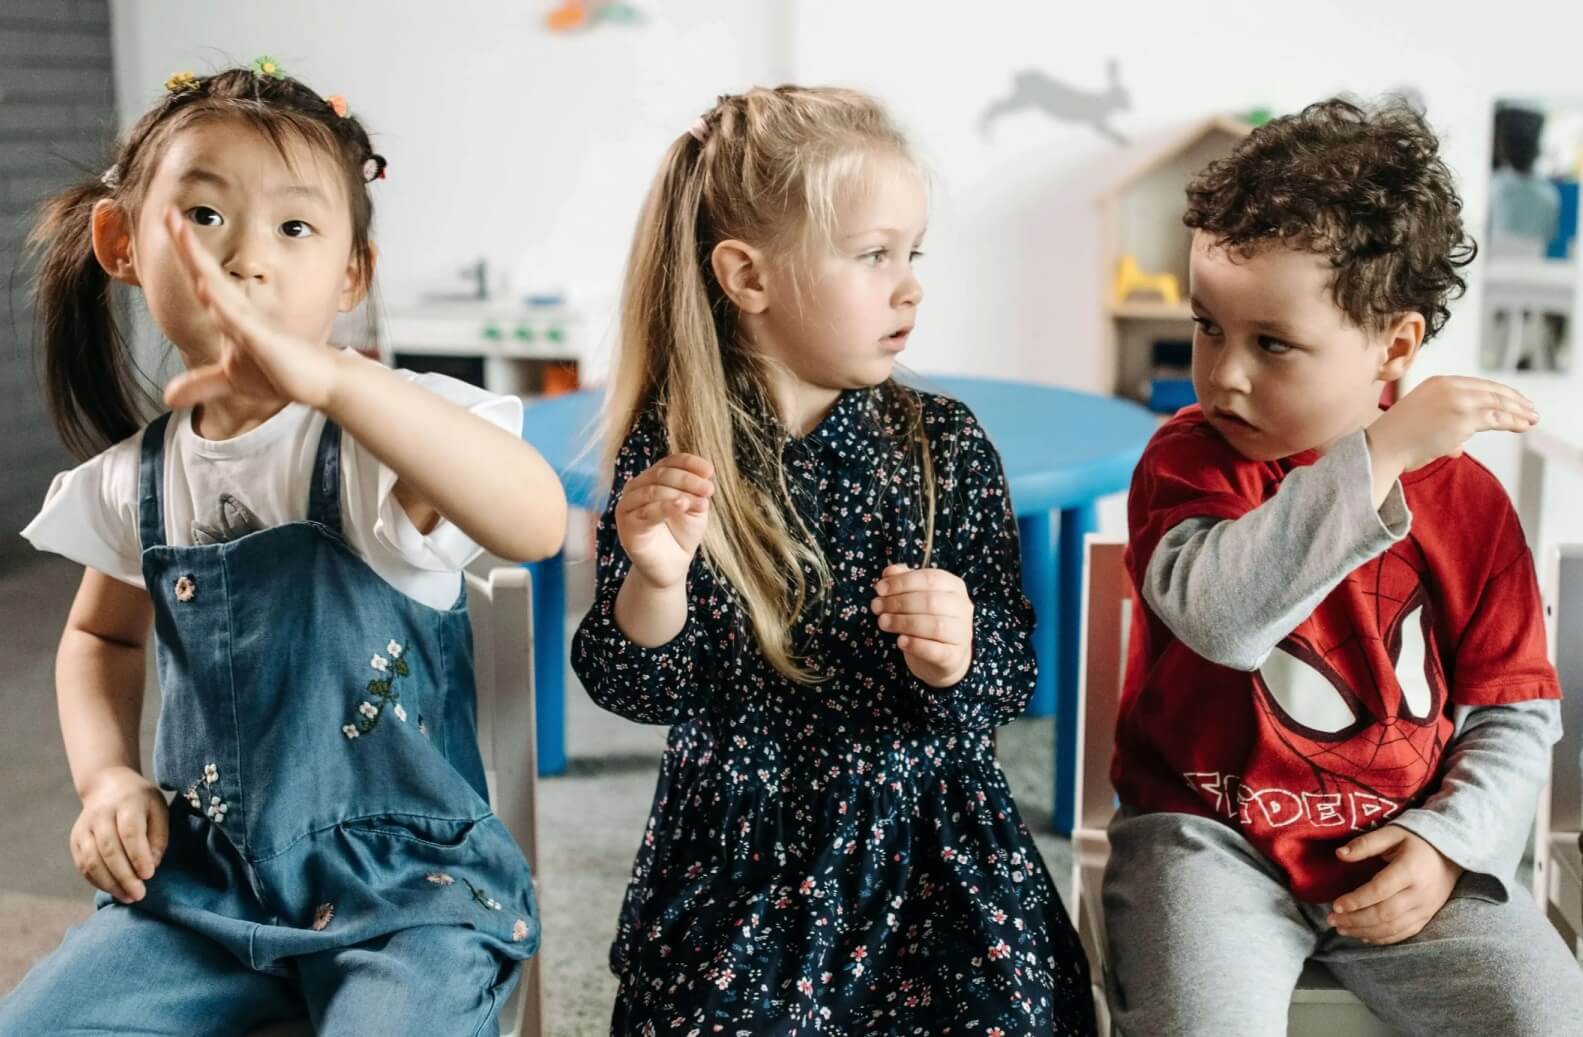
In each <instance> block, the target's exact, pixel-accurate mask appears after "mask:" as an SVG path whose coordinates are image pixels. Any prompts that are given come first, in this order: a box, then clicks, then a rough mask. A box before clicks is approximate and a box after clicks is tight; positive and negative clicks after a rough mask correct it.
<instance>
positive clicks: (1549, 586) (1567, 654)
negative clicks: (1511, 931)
mask: <svg viewBox="0 0 1583 1037" xmlns="http://www.w3.org/2000/svg"><path fill="white" fill-rule="evenodd" d="M1540 584H1541V586H1542V588H1543V591H1544V608H1545V627H1546V633H1547V634H1548V639H1549V643H1550V655H1551V659H1552V660H1553V661H1554V662H1555V665H1556V672H1557V674H1558V675H1559V676H1560V678H1561V691H1562V696H1561V740H1560V741H1559V742H1557V743H1556V745H1555V747H1554V750H1553V752H1552V754H1551V758H1550V759H1551V764H1550V783H1549V785H1548V786H1546V788H1545V790H1544V794H1543V795H1542V796H1541V797H1540V802H1539V817H1538V820H1537V823H1536V824H1535V826H1534V847H1533V856H1534V892H1535V893H1536V895H1537V896H1538V897H1539V903H1540V905H1541V906H1542V907H1545V908H1547V910H1548V913H1549V915H1550V920H1551V921H1552V922H1554V923H1556V928H1557V929H1559V930H1560V931H1561V935H1562V937H1563V938H1564V939H1565V940H1567V941H1568V942H1569V943H1570V944H1572V945H1573V946H1574V947H1575V946H1576V945H1577V944H1578V942H1579V941H1580V939H1583V852H1580V851H1583V847H1580V845H1579V837H1580V835H1579V834H1580V832H1583V638H1579V637H1578V636H1577V631H1580V630H1583V543H1579V544H1561V545H1559V546H1557V547H1556V548H1554V549H1553V550H1551V551H1549V552H1548V557H1547V558H1546V559H1545V560H1544V564H1543V565H1542V567H1541V575H1540Z"/></svg>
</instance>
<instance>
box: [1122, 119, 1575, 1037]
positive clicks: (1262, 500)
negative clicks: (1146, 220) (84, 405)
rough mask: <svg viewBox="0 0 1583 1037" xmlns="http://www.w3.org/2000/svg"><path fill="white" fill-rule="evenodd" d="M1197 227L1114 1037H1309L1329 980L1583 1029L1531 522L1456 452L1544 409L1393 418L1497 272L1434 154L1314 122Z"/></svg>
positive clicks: (1140, 704)
mask: <svg viewBox="0 0 1583 1037" xmlns="http://www.w3.org/2000/svg"><path fill="white" fill-rule="evenodd" d="M1186 223H1187V226H1189V227H1190V228H1193V230H1194V236H1193V246H1192V259H1191V288H1192V307H1193V314H1194V321H1195V323H1196V324H1197V325H1198V328H1197V331H1196V332H1195V335H1194V341H1193V384H1194V387H1195V389H1196V390H1197V393H1198V399H1199V404H1198V405H1197V406H1194V407H1189V408H1187V409H1186V410H1184V411H1182V412H1181V413H1179V414H1177V415H1176V416H1175V417H1174V418H1173V419H1172V420H1171V421H1170V422H1168V423H1167V424H1166V425H1165V426H1164V427H1163V428H1161V429H1160V431H1159V432H1158V433H1157V434H1156V435H1155V437H1154V439H1153V440H1152V441H1151V442H1150V444H1149V447H1148V449H1147V450H1146V451H1145V452H1144V455H1143V459H1142V461H1141V462H1140V463H1139V466H1138V470H1137V472H1136V473H1135V475H1134V477H1133V483H1132V491H1131V494H1130V497H1129V500H1128V515H1129V526H1130V533H1131V537H1130V544H1129V548H1128V554H1127V565H1128V569H1129V572H1130V575H1131V577H1132V580H1133V582H1134V584H1135V586H1136V587H1137V588H1138V591H1139V593H1138V595H1137V598H1136V605H1135V611H1134V623H1133V635H1132V641H1131V647H1130V651H1129V658H1128V666H1127V681H1126V688H1125V691H1124V693H1123V697H1122V703H1121V716H1120V720H1119V724H1118V730H1117V737H1116V758H1115V762H1114V765H1113V774H1114V778H1115V785H1116V789H1117V791H1118V793H1119V794H1120V798H1121V801H1122V804H1123V806H1122V809H1121V811H1120V812H1119V813H1118V815H1117V818H1116V820H1115V822H1114V823H1113V825H1112V826H1111V830H1110V840H1111V847H1112V850H1111V857H1110V864H1109V866H1108V867H1107V869H1106V873H1105V884H1104V899H1105V909H1106V924H1107V928H1108V929H1109V931H1110V946H1111V947H1112V948H1113V954H1112V961H1111V966H1112V977H1111V978H1112V981H1113V982H1112V985H1111V986H1112V1000H1113V1002H1114V1005H1113V1007H1114V1010H1115V1016H1116V1020H1117V1023H1118V1027H1119V1029H1120V1030H1121V1032H1123V1033H1126V1034H1129V1035H1139V1037H1144V1035H1165V1034H1170V1035H1173V1037H1174V1035H1177V1034H1212V1035H1214V1037H1225V1035H1234V1034H1248V1035H1257V1037H1267V1035H1270V1034H1279V1033H1284V1032H1285V1028H1286V1019H1287V1006H1288V1003H1289V1001H1290V998H1291V993H1292V989H1293V986H1294V985H1295V983H1296V981H1297V977H1298V974H1299V973H1300V972H1301V971H1302V968H1303V963H1304V961H1305V960H1307V959H1309V958H1314V959H1318V960H1320V961H1322V962H1324V963H1325V964H1326V965H1328V966H1329V967H1330V969H1331V971H1332V972H1334V973H1335V975H1336V976H1337V978H1338V979H1339V980H1340V981H1341V982H1342V983H1343V984H1345V985H1346V986H1347V987H1348V988H1349V989H1350V990H1352V991H1353V992H1354V993H1355V994H1357V995H1358V997H1359V998H1361V999H1362V1000H1363V1001H1364V1002H1365V1003H1366V1004H1367V1005H1368V1006H1369V1007H1370V1008H1371V1009H1372V1010H1373V1011H1374V1012H1375V1014H1377V1015H1378V1016H1380V1017H1381V1018H1382V1019H1384V1020H1385V1021H1386V1022H1388V1023H1390V1024H1392V1025H1394V1026H1396V1027H1397V1028H1399V1029H1400V1030H1401V1031H1402V1032H1404V1033H1426V1034H1431V1033H1432V1034H1437V1035H1448V1034H1464V1033H1465V1034H1479V1035H1489V1034H1501V1035H1502V1037H1507V1035H1517V1034H1533V1035H1536V1037H1552V1035H1555V1034H1561V1033H1578V1032H1583V972H1580V970H1579V969H1578V966H1577V963H1576V960H1575V959H1574V958H1573V957H1572V955H1571V954H1570V952H1569V951H1568V950H1567V948H1566V947H1565V945H1564V944H1563V943H1562V941H1561V939H1560V938H1559V936H1558V935H1557V934H1556V933H1555V931H1554V930H1552V929H1551V928H1550V926H1549V925H1548V923H1547V922H1546V920H1545V918H1544V916H1543V915H1542V914H1541V912H1540V911H1539V910H1538V908H1537V906H1536V905H1535V903H1534V901H1533V898H1532V897H1531V896H1529V895H1527V894H1526V893H1524V892H1523V891H1522V890H1521V888H1520V887H1517V886H1516V885H1515V884H1514V883H1513V882H1512V875H1513V873H1514V871H1515V869H1516V866H1517V864H1518V862H1519V860H1520V859H1521V856H1522V851H1523V846H1524V843H1525V841H1526V838H1527V835H1528V831H1529V824H1530V822H1531V820H1532V818H1533V815H1534V804H1535V800H1536V796H1537V793H1538V789H1539V788H1540V786H1541V785H1542V784H1543V783H1544V781H1545V778H1546V776H1547V773H1548V770H1549V762H1550V752H1551V745H1552V744H1553V743H1554V742H1555V740H1556V739H1557V738H1558V737H1559V735H1560V711H1559V708H1558V704H1557V699H1559V697H1560V694H1561V690H1560V686H1559V684H1558V682H1557V679H1556V675H1555V672H1554V669H1553V668H1552V667H1551V665H1550V663H1549V661H1548V659H1547V657H1546V652H1545V635H1544V625H1543V618H1542V616H1541V610H1540V602H1539V594H1538V588H1537V585H1536V583H1535V579H1534V570H1533V561H1532V558H1531V556H1530V555H1529V552H1528V549H1527V546H1526V544H1525V542H1524V539H1523V534H1522V530H1521V528H1520V527H1519V525H1518V523H1517V518H1516V515H1515V514H1514V513H1513V510H1512V507H1511V504H1510V502H1509V501H1508V499H1507V497H1506V494H1505V493H1504V492H1503V490H1502V489H1501V486H1500V484H1499V483H1498V482H1497V481H1496V480H1495V478H1494V477H1493V476H1491V475H1490V473H1489V472H1488V471H1487V470H1485V469H1484V468H1483V467H1482V466H1481V465H1479V464H1478V463H1477V462H1476V461H1474V460H1472V459H1470V458H1467V457H1464V456H1463V455H1462V447H1463V444H1464V442H1465V441H1466V440H1467V439H1468V437H1470V436H1472V435H1473V434H1474V433H1477V432H1480V431H1484V430H1489V429H1500V430H1506V431H1511V432H1521V431H1523V430H1525V429H1527V428H1529V427H1531V426H1532V425H1533V423H1534V422H1535V421H1536V420H1537V414H1536V413H1535V412H1534V410H1533V407H1532V405H1531V404H1530V403H1529V402H1528V400H1526V399H1525V398H1524V397H1523V396H1522V395H1521V394H1519V393H1517V392H1516V391H1514V390H1512V389H1509V388H1507V387H1505V386H1502V385H1498V384H1496V383H1494V382H1489V381H1485V380H1483V379H1477V378H1431V379H1428V380H1427V381H1425V382H1424V383H1423V384H1422V385H1420V386H1418V387H1417V388H1415V389H1414V390H1413V391H1412V392H1410V393H1408V394H1407V395H1406V396H1404V397H1403V398H1402V399H1401V401H1400V402H1399V403H1397V404H1396V405H1395V406H1393V407H1391V408H1390V409H1389V410H1383V411H1382V410H1381V409H1380V408H1379V400H1380V396H1381V391H1382V389H1383V388H1384V386H1385V385H1387V384H1388V383H1392V382H1396V381H1398V380H1399V379H1400V378H1401V377H1402V376H1403V375H1404V374H1406V372H1407V369H1408V367H1409V366H1410V365H1411V364H1412V362H1413V359H1414V357H1415V356H1416V354H1417V352H1418V349H1419V347H1420V346H1421V345H1422V344H1423V342H1424V341H1425V340H1426V339H1428V338H1430V337H1431V336H1433V335H1434V333H1435V332H1437V331H1439V330H1440V328H1441V327H1442V326H1443V325H1444V323H1445V320H1446V317H1447V315H1448V310H1447V303H1448V301H1449V300H1450V299H1452V298H1454V297H1455V296H1456V295H1458V294H1460V293H1461V291H1462V289H1463V286H1464V282H1463V280H1462V278H1461V276H1460V274H1459V272H1458V271H1459V269H1460V268H1461V267H1463V266H1465V265H1466V264H1467V263H1468V262H1470V261H1471V260H1472V257H1473V254H1474V251H1475V250H1474V247H1473V245H1472V243H1471V242H1470V241H1469V240H1468V239H1467V238H1466V236H1465V235H1464V233H1463V229H1462V221H1461V200H1460V199H1459V198H1458V196H1457V193H1456V190H1455V187H1454V185H1453V183H1452V178H1451V174H1450V171H1449V170H1448V169H1447V168H1446V166H1445V165H1444V163H1443V162H1442V161H1441V159H1440V157H1439V154H1438V142H1437V141H1436V139H1435V136H1434V134H1433V132H1432V131H1431V130H1430V129H1429V127H1428V126H1427V125H1426V124H1425V122H1424V120H1423V118H1422V116H1421V115H1420V114H1419V113H1417V112H1415V111H1413V110H1412V109H1410V108H1408V107H1406V106H1405V105H1401V104H1392V105H1387V106H1385V107H1382V108H1380V109H1378V110H1376V111H1372V112H1369V111H1364V110H1362V109H1360V108H1358V107H1356V106H1354V105H1351V104H1349V103H1346V102H1343V101H1339V100H1332V101H1327V102H1323V103H1321V104H1316V105H1313V106H1311V107H1309V108H1308V109H1306V110H1304V111H1303V112H1302V113H1300V114H1298V115H1293V116H1288V117H1284V118H1280V119H1276V120H1274V121H1272V122H1270V123H1269V124H1267V125H1265V126H1263V127H1261V128H1259V129H1257V130H1255V131H1254V132H1253V133H1252V134H1251V135H1250V136H1249V137H1248V138H1247V139H1246V140H1245V141H1244V142H1243V143H1242V144H1240V145H1239V146H1238V148H1237V149H1236V151H1235V152H1234V153H1233V155H1232V156H1231V157H1230V158H1228V159H1226V160H1224V161H1221V162H1217V163H1214V164H1213V165H1211V166H1209V167H1208V168H1207V169H1206V170H1204V171H1203V172H1202V173H1200V174H1199V176H1198V177H1197V178H1196V179H1195V180H1194V181H1193V183H1192V184H1191V185H1190V186H1189V187H1188V210H1187V215H1186Z"/></svg>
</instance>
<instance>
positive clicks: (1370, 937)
mask: <svg viewBox="0 0 1583 1037" xmlns="http://www.w3.org/2000/svg"><path fill="white" fill-rule="evenodd" d="M1336 856H1337V857H1340V858H1341V859H1342V860H1344V861H1346V862H1348V863H1349V864H1353V863H1356V862H1358V861H1366V860H1369V859H1370V858H1373V857H1384V858H1385V859H1386V860H1387V861H1389V862H1390V863H1389V864H1387V865H1386V866H1385V868H1384V870H1382V871H1381V872H1380V873H1379V874H1378V875H1376V876H1374V877H1373V878H1372V879H1370V880H1369V881H1368V882H1365V883H1364V884H1363V885H1361V886H1359V887H1358V888H1357V889H1355V890H1353V891H1352V892H1351V893H1348V894H1347V895H1346V896H1344V897H1341V898H1339V899H1337V900H1336V902H1335V903H1334V904H1332V905H1331V910H1330V916H1329V922H1330V924H1331V925H1332V926H1334V927H1335V930H1336V932H1338V933H1340V934H1341V935H1342V936H1351V937H1355V938H1356V939H1359V940H1362V941H1363V942H1364V943H1380V944H1384V943H1400V942H1401V941H1402V940H1405V939H1407V938H1409V937H1412V936H1417V935H1418V933H1419V931H1420V930H1422V929H1423V927H1424V926H1426V925H1428V924H1429V920H1430V919H1431V918H1433V917H1435V915H1436V914H1437V913H1438V912H1439V911H1440V909H1441V908H1442V907H1444V906H1445V902H1446V901H1447V900H1449V899H1450V898H1451V890H1452V889H1453V888H1454V887H1455V886H1456V884H1457V880H1458V879H1459V878H1461V877H1462V868H1461V867H1460V866H1459V865H1456V864H1453V863H1452V862H1451V861H1449V860H1447V859H1446V858H1445V857H1444V856H1443V855H1441V853H1440V851H1439V850H1437V849H1435V848H1434V847H1433V846H1431V845H1429V844H1428V843H1427V842H1425V841H1424V840H1422V839H1420V838H1419V837H1418V836H1416V835H1414V834H1413V833H1411V832H1409V831H1408V830H1407V829H1405V828H1402V827H1401V826H1399V825H1386V826H1385V827H1383V828H1376V829H1375V830H1374V831H1372V832H1367V833H1365V834H1363V835H1361V836H1359V837H1358V838H1356V839H1354V840H1352V841H1351V842H1350V843H1347V845H1345V846H1343V847H1341V848H1340V849H1338V850H1337V851H1336Z"/></svg>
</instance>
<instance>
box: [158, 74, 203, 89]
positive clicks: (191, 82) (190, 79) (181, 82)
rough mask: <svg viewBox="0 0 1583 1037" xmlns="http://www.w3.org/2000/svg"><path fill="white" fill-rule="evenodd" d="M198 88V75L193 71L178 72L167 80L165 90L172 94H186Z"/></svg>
mask: <svg viewBox="0 0 1583 1037" xmlns="http://www.w3.org/2000/svg"><path fill="white" fill-rule="evenodd" d="M196 89H198V77H197V76H195V75H193V74H192V73H191V72H177V73H176V74H175V75H173V76H171V77H170V78H169V79H167V80H165V90H166V92H168V93H172V94H185V93H187V92H188V91H189V90H196Z"/></svg>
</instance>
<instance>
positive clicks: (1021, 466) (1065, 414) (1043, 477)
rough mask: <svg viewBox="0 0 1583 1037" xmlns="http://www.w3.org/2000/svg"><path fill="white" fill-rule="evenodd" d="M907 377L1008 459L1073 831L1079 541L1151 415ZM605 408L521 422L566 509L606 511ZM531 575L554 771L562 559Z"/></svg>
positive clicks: (1090, 397)
mask: <svg viewBox="0 0 1583 1037" xmlns="http://www.w3.org/2000/svg"><path fill="white" fill-rule="evenodd" d="M912 381H913V382H914V383H915V384H917V385H919V386H920V387H921V388H925V389H929V390H933V391H938V392H944V393H946V394H947V395H950V396H954V397H956V398H957V399H959V400H961V401H963V402H964V403H966V404H967V405H968V406H969V407H971V408H972V409H973V412H974V413H975V414H977V415H978V418H979V420H980V421H981V422H982V423H983V425H984V428H985V429H986V430H987V431H988V432H989V435H990V438H991V439H992V440H993V441H994V443H995V446H996V447H997V448H998V449H999V450H1000V455H1001V460H1002V461H1003V462H1004V464H1005V468H1006V479H1007V482H1008V483H1009V484H1010V488H1011V499H1012V506H1013V508H1014V509H1015V511H1016V514H1017V524H1018V527H1019V530H1020V532H1021V536H1022V580H1023V588H1024V590H1025V591H1026V593H1027V595H1028V597H1029V599H1030V600H1031V601H1032V602H1033V607H1034V610H1035V612H1036V614H1037V615H1038V617H1039V621H1038V623H1037V625H1036V626H1035V628H1034V650H1035V653H1036V654H1037V657H1038V660H1039V683H1038V687H1037V688H1036V689H1035V691H1034V695H1033V700H1032V702H1030V703H1029V706H1028V711H1029V713H1032V714H1036V715H1045V714H1049V713H1051V712H1054V713H1055V714H1056V725H1055V726H1056V735H1055V760H1056V774H1055V813H1054V826H1055V829H1056V830H1057V831H1059V832H1063V833H1067V832H1070V831H1071V830H1072V824H1073V820H1074V810H1075V804H1074V802H1073V789H1074V781H1073V779H1074V777H1075V769H1074V764H1075V762H1076V760H1077V731H1076V728H1075V726H1074V725H1073V723H1072V720H1073V718H1074V717H1076V715H1077V663H1078V631H1079V621H1080V611H1079V610H1080V608H1081V605H1080V598H1081V593H1082V585H1083V538H1084V536H1085V535H1086V534H1087V533H1089V532H1091V531H1092V530H1093V529H1094V528H1095V526H1096V519H1095V511H1094V502H1095V501H1096V500H1098V499H1099V498H1100V497H1103V496H1105V495H1107V494H1111V493H1117V492H1119V491H1122V490H1125V489H1126V488H1127V484H1128V482H1129V481H1130V480H1131V478H1132V469H1133V466H1134V465H1136V464H1137V462H1138V458H1139V456H1141V454H1142V453H1143V447H1144V445H1145V444H1146V443H1147V442H1148V440H1149V437H1150V436H1151V435H1153V433H1154V430H1155V428H1156V425H1157V420H1156V418H1155V416H1154V415H1152V414H1150V413H1149V412H1148V411H1147V410H1145V409H1144V408H1142V407H1140V406H1138V405H1137V404H1135V403H1131V402H1129V401H1127V400H1122V399H1117V398H1116V397H1113V396H1096V395H1094V394H1092V393H1083V392H1074V391H1072V390H1069V389H1057V388H1054V387H1051V386H1045V385H1035V384H1032V383H1028V382H1015V381H1003V380H999V379H990V378H959V377H941V378H934V379H930V378H922V377H918V376H914V377H913V378H912ZM602 401H603V394H602V393H600V392H598V391H594V390H584V391H582V392H575V393H569V394H567V395H564V396H556V397H552V398H550V399H547V400H542V401H539V402H532V403H530V404H529V405H528V406H527V408H526V409H525V410H524V412H523V417H522V437H523V438H524V439H526V440H527V441H528V442H529V443H532V444H533V446H534V447H535V448H536V449H538V451H539V452H540V453H541V454H543V455H544V457H545V459H546V460H548V461H549V463H550V464H551V466H553V467H554V468H555V470H556V471H557V472H559V473H560V476H561V481H562V483H563V484H564V485H565V487H566V496H567V499H568V500H569V501H570V502H571V504H572V506H573V507H576V508H584V509H588V510H591V511H597V510H599V509H600V508H602V507H603V497H604V492H605V487H604V485H603V481H602V479H603V477H602V471H601V464H602V457H603V455H602V453H601V448H600V444H599V443H598V435H599V429H598V427H597V422H598V418H599V407H600V404H601V402H602ZM530 568H532V570H533V616H534V619H533V631H534V644H535V646H536V647H537V648H538V649H539V650H538V651H536V652H535V655H534V659H535V664H534V671H535V672H534V682H535V685H536V688H537V697H538V708H537V718H538V750H539V769H540V771H541V773H543V774H546V775H551V774H559V773H561V772H562V771H563V770H564V769H565V767H566V744H565V725H566V701H565V697H566V644H567V641H566V580H565V570H564V566H563V559H562V558H561V556H560V555H557V556H555V557H554V558H549V559H546V560H545V561H542V562H537V563H534V564H533V565H532V566H531V567H530ZM545 649H552V650H545Z"/></svg>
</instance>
